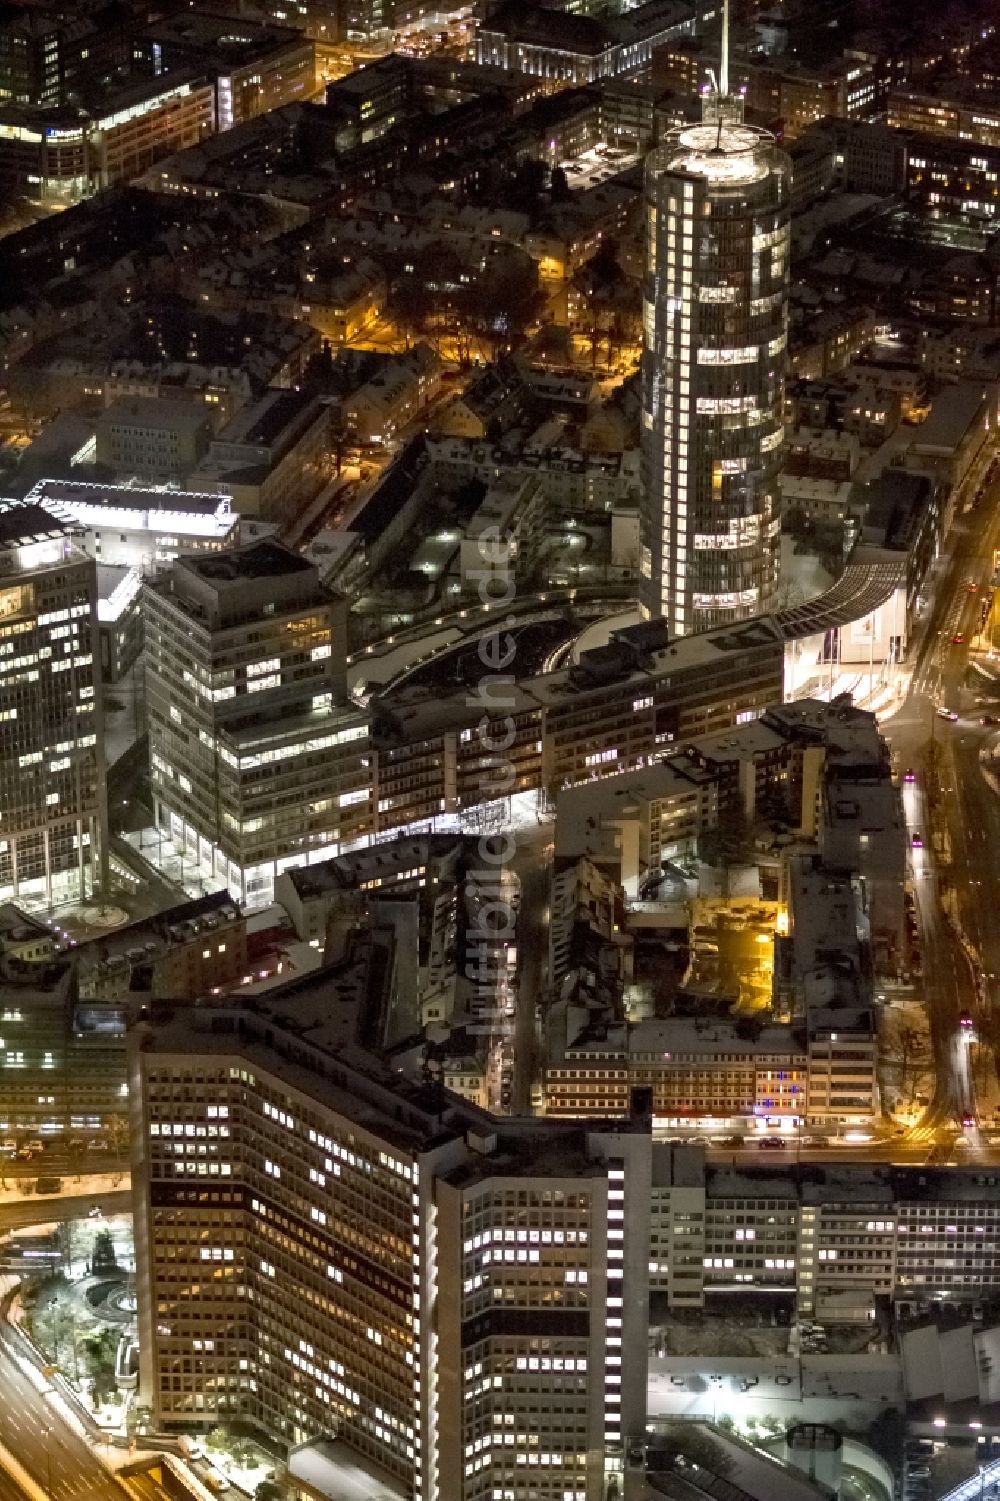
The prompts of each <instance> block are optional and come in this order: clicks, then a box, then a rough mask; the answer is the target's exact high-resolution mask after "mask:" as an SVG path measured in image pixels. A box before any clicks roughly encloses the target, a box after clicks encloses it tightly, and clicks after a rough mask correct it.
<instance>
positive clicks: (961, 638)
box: [951, 631, 965, 646]
mask: <svg viewBox="0 0 1000 1501" xmlns="http://www.w3.org/2000/svg"><path fill="white" fill-rule="evenodd" d="M964 642H965V632H964V631H956V632H955V634H954V636H952V638H951V644H952V646H962V645H963V644H964Z"/></svg>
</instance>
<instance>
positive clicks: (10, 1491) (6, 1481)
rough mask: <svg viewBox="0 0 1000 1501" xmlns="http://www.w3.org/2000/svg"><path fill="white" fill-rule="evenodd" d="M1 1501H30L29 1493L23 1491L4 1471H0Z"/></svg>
mask: <svg viewBox="0 0 1000 1501" xmlns="http://www.w3.org/2000/svg"><path fill="white" fill-rule="evenodd" d="M0 1501H30V1498H29V1496H28V1493H27V1491H22V1489H21V1487H20V1486H19V1485H18V1484H17V1482H16V1481H15V1480H12V1479H11V1477H10V1476H9V1475H8V1474H7V1471H6V1470H4V1469H0Z"/></svg>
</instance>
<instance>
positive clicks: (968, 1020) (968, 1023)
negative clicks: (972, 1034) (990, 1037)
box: [958, 1011, 972, 1031]
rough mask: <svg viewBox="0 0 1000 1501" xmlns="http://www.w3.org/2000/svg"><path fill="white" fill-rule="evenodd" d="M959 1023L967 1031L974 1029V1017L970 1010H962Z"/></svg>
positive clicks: (959, 1014)
mask: <svg viewBox="0 0 1000 1501" xmlns="http://www.w3.org/2000/svg"><path fill="white" fill-rule="evenodd" d="M958 1025H959V1026H960V1027H963V1028H964V1029H965V1030H966V1031H971V1030H972V1017H971V1015H970V1014H969V1012H968V1011H960V1012H959V1013H958Z"/></svg>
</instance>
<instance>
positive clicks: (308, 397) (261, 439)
mask: <svg viewBox="0 0 1000 1501" xmlns="http://www.w3.org/2000/svg"><path fill="white" fill-rule="evenodd" d="M315 401H316V398H315V396H314V395H313V394H312V392H310V391H268V392H266V393H265V395H264V396H262V397H261V399H260V401H256V402H254V403H253V405H252V406H248V407H244V408H243V409H242V410H241V411H239V412H237V413H236V415H235V417H233V419H232V421H231V422H228V423H227V424H226V426H225V427H224V428H223V429H222V431H221V432H220V433H218V434H217V435H216V438H215V442H216V443H218V444H222V443H245V444H252V445H255V446H258V447H261V448H270V446H271V444H272V443H274V442H275V440H276V439H278V438H280V437H281V435H282V433H283V432H284V431H285V429H286V428H287V427H289V426H290V425H291V424H292V423H294V422H296V421H297V419H298V418H300V417H301V416H302V414H303V413H304V412H306V411H308V409H309V408H310V407H311V406H313V405H314V404H315Z"/></svg>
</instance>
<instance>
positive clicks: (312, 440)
mask: <svg viewBox="0 0 1000 1501" xmlns="http://www.w3.org/2000/svg"><path fill="white" fill-rule="evenodd" d="M329 439H330V408H329V406H328V405H327V404H326V403H324V402H323V401H321V400H319V399H318V398H317V397H315V396H313V395H312V394H310V393H309V392H308V391H298V390H291V391H282V390H277V391H268V392H267V393H266V394H265V395H264V396H262V397H261V399H260V400H259V401H256V402H254V403H252V405H250V406H247V407H244V408H243V410H242V411H240V412H237V414H236V416H235V417H233V418H232V419H231V420H230V421H229V422H228V423H227V424H226V426H225V427H224V428H222V429H221V430H220V431H219V432H218V433H217V434H216V435H215V437H214V438H213V439H212V440H211V443H210V444H209V447H208V452H207V453H206V454H205V456H204V457H203V459H202V460H201V463H200V464H199V465H198V467H197V468H196V469H195V470H194V471H193V472H192V473H190V474H189V475H188V476H187V478H188V481H189V483H190V484H191V485H193V486H196V487H201V486H204V487H206V488H208V487H211V488H213V489H217V490H223V491H225V492H227V493H228V494H229V495H231V496H232V500H233V505H234V507H235V509H236V510H237V511H238V512H239V513H240V515H241V516H260V517H261V518H262V519H264V520H267V521H275V522H281V523H287V522H289V521H291V520H293V519H294V518H295V516H296V515H297V514H298V512H299V511H300V510H301V509H302V507H303V506H304V505H306V504H307V503H308V502H309V501H310V500H312V499H313V498H314V497H315V496H316V495H317V494H318V493H319V491H320V490H321V489H322V487H323V485H324V484H325V482H326V479H327V463H328V460H329Z"/></svg>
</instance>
